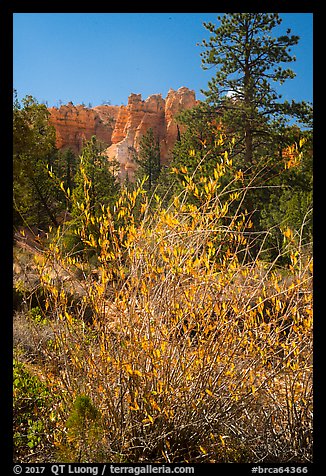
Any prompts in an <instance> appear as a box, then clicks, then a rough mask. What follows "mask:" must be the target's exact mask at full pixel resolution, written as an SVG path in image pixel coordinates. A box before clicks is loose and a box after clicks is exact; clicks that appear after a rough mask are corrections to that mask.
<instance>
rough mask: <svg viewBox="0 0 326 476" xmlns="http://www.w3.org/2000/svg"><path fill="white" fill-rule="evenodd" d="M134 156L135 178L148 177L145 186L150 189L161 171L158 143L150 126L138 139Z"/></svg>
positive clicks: (154, 184)
mask: <svg viewBox="0 0 326 476" xmlns="http://www.w3.org/2000/svg"><path fill="white" fill-rule="evenodd" d="M134 158H135V162H136V163H137V164H138V170H137V172H136V178H143V177H144V176H146V177H148V180H147V182H146V183H145V188H147V190H148V191H152V190H153V188H154V187H155V186H156V184H157V181H158V178H159V175H160V172H161V156H160V144H159V141H158V139H157V138H155V136H154V132H153V129H152V128H149V129H148V131H147V132H146V134H144V135H143V136H142V138H141V139H140V142H139V151H138V154H135V156H134Z"/></svg>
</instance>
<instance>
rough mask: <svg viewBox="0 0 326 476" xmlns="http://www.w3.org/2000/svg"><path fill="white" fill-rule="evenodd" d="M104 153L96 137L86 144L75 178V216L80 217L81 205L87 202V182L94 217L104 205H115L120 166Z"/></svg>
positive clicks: (73, 195)
mask: <svg viewBox="0 0 326 476" xmlns="http://www.w3.org/2000/svg"><path fill="white" fill-rule="evenodd" d="M102 152H103V149H102V147H101V145H100V143H99V142H98V141H97V140H96V137H95V136H93V137H92V138H91V140H90V141H88V142H87V143H86V144H85V146H84V148H83V150H82V152H81V155H80V163H79V168H78V170H77V173H76V177H75V182H76V186H75V189H74V190H73V194H72V197H73V214H74V215H77V216H78V214H79V213H80V207H79V205H80V204H82V203H85V202H86V197H85V181H88V182H89V189H88V191H87V193H88V196H89V202H90V210H91V213H92V214H94V216H95V215H97V214H98V213H99V212H100V211H101V207H102V205H104V206H108V205H111V204H113V203H114V202H115V200H116V198H117V196H118V193H119V188H120V186H119V182H118V179H117V172H118V164H117V162H109V161H108V159H107V158H106V157H105V156H104V155H103V154H102ZM77 202H78V204H79V205H78V206H77Z"/></svg>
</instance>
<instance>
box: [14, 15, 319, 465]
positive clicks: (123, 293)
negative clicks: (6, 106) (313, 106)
mask: <svg viewBox="0 0 326 476" xmlns="http://www.w3.org/2000/svg"><path fill="white" fill-rule="evenodd" d="M279 22H280V20H279V18H278V16H277V15H276V14H256V13H255V14H253V13H252V14H228V15H225V16H224V17H223V18H222V19H221V22H220V27H218V28H216V27H215V26H213V25H206V27H207V28H208V29H209V30H210V31H211V33H212V38H211V40H210V41H209V42H207V43H205V42H204V46H205V48H206V52H205V53H204V54H203V61H204V65H210V64H214V65H216V66H218V70H217V73H216V76H215V78H213V80H212V81H211V82H210V83H209V91H208V94H207V97H208V101H207V102H205V103H202V104H200V105H198V106H197V107H195V108H194V109H192V110H189V111H186V112H184V113H183V114H181V115H180V117H179V123H180V124H182V125H183V126H185V127H184V132H183V133H182V134H180V136H179V137H178V140H177V142H176V144H175V147H174V150H173V159H172V162H171V164H170V165H169V166H168V167H161V164H160V160H159V157H160V151H159V145H158V142H157V137H155V134H154V132H153V131H152V130H149V131H148V133H147V134H145V135H144V136H143V138H142V140H141V141H140V148H139V152H138V156H137V162H138V164H139V169H138V173H137V177H136V180H135V182H130V181H126V182H125V183H119V182H118V180H117V170H116V164H115V163H112V164H108V163H107V160H106V158H105V157H104V156H103V154H102V150H101V146H100V144H99V143H98V142H97V140H96V138H95V137H94V138H92V139H91V140H90V141H89V142H87V143H86V144H84V148H83V150H82V152H81V154H80V156H79V157H75V156H74V155H73V154H72V152H71V151H66V152H64V153H58V151H55V149H54V145H53V144H54V138H53V131H52V129H51V128H50V127H49V126H48V122H47V113H46V108H44V106H43V105H42V106H41V105H38V104H37V103H36V101H34V100H33V99H32V98H26V100H24V101H23V104H22V105H19V104H18V103H17V102H15V104H14V197H15V203H14V207H15V221H14V225H15V227H18V226H21V225H22V224H28V225H29V226H32V225H35V226H36V227H41V226H42V227H43V229H45V230H46V232H47V237H46V238H44V239H43V240H42V243H41V245H42V246H41V247H40V248H37V249H36V248H35V249H34V250H33V249H31V248H28V247H25V248H23V247H22V246H21V248H19V249H18V243H17V248H16V249H15V263H14V264H15V280H14V283H15V291H16V294H15V295H16V298H17V301H19V305H18V304H17V310H16V313H15V321H14V328H15V339H16V340H15V342H16V345H15V360H14V446H15V460H16V461H18V462H33V461H34V462H35V461H37V462H38V461H42V457H43V458H45V459H46V461H57V460H58V459H60V460H61V461H65V462H82V463H87V462H105V461H110V462H115V463H123V462H128V463H140V462H157V463H183V462H189V463H196V462H197V463H202V462H205V463H207V462H212V463H218V462H251V463H252V462H273V463H275V462H289V461H291V462H301V463H306V462H309V461H311V460H312V390H313V388H312V328H313V321H312V275H313V260H312V216H311V215H312V213H311V210H312V132H311V130H310V129H309V128H308V122H309V114H310V109H309V107H308V105H303V104H301V105H300V106H299V105H295V104H294V103H292V104H291V105H289V104H286V103H285V104H282V103H280V102H279V98H278V97H276V96H275V92H274V90H273V88H272V87H271V81H272V80H277V81H280V82H282V81H284V80H286V79H287V78H291V77H293V73H292V72H291V71H290V70H283V69H281V68H280V67H279V66H278V65H279V63H282V62H290V61H291V60H292V58H291V56H290V55H289V53H288V48H289V47H290V46H291V45H294V44H296V42H297V41H298V38H297V37H295V36H289V34H290V32H287V34H286V35H285V36H283V37H281V38H278V39H273V38H271V37H269V36H268V33H269V32H270V31H271V30H272V28H273V27H274V26H275V25H276V24H279ZM222 35H223V38H224V40H223V42H222V41H221V38H222ZM225 45H226V46H227V48H226V46H225ZM238 65H241V68H243V67H244V66H245V68H244V69H242V70H241V68H240V69H238ZM229 91H232V93H233V95H231V96H230V94H227V93H228V92H229ZM263 98H264V99H263ZM231 112H232V114H231ZM286 115H289V117H292V118H293V117H299V118H300V119H302V120H305V121H306V128H302V129H301V128H299V126H298V125H291V124H287V123H286V120H285V116H286ZM275 118H277V121H276V120H275ZM32 199H33V200H34V202H33V201H31V202H30V200H32ZM36 205H38V207H39V208H40V210H39V211H38V212H37V207H36ZM60 211H66V212H67V219H66V221H65V222H64V223H63V224H61V225H59V224H58V222H57V219H56V216H57V214H58V213H59V212H60ZM18 236H20V237H21V240H22V241H23V239H24V238H26V237H24V236H23V235H18ZM26 239H27V238H26ZM18 241H19V240H18ZM24 243H25V242H24ZM25 244H26V243H25ZM36 297H41V298H42V299H38V300H36ZM33 298H34V299H33Z"/></svg>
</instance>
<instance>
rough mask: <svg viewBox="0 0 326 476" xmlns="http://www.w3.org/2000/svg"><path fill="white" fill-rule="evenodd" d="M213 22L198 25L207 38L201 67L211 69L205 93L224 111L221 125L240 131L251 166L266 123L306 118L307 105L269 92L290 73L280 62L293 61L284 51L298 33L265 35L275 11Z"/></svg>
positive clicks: (265, 139) (267, 130)
mask: <svg viewBox="0 0 326 476" xmlns="http://www.w3.org/2000/svg"><path fill="white" fill-rule="evenodd" d="M218 20H220V25H219V26H218V27H216V26H215V25H213V24H212V23H204V26H205V28H206V29H208V30H209V31H210V33H211V34H212V36H211V37H210V39H209V41H206V40H204V41H203V43H202V45H203V46H204V47H205V48H206V50H205V51H204V52H203V53H202V54H201V56H202V64H203V68H204V69H208V68H211V67H212V66H215V67H216V68H217V71H216V74H215V76H214V77H213V78H212V80H211V81H209V83H208V86H209V89H208V91H206V92H205V95H206V96H207V98H208V101H209V102H210V103H211V104H213V105H214V106H215V107H216V109H217V110H219V111H222V112H223V113H224V117H223V121H224V123H225V124H228V126H229V127H231V128H233V130H236V131H238V132H240V133H241V145H242V152H243V156H244V163H245V164H246V166H251V165H252V164H253V163H254V162H255V161H257V157H259V155H258V156H257V154H255V152H256V151H257V149H259V147H261V145H262V144H266V143H269V141H270V138H271V130H272V126H275V125H276V124H277V125H278V126H280V125H281V124H282V125H283V126H284V124H285V123H286V119H288V118H289V117H292V118H297V119H298V120H299V121H302V122H304V123H309V122H310V120H311V107H310V106H309V104H307V103H305V102H301V103H297V102H295V101H292V102H291V103H289V102H288V101H285V102H281V101H280V99H281V95H279V94H278V93H277V92H276V90H275V84H276V83H280V84H283V83H284V81H286V80H287V79H291V78H294V77H295V73H294V72H293V71H292V70H291V69H289V68H283V67H282V66H281V64H282V63H290V62H293V61H295V57H294V56H291V54H290V52H291V47H292V46H295V45H296V44H297V43H298V41H299V37H298V36H295V35H291V30H290V29H288V30H287V31H286V34H285V35H282V36H279V37H277V38H274V37H272V36H271V35H270V32H271V31H272V30H273V29H274V28H275V27H276V26H278V25H280V24H281V22H282V20H281V18H280V16H279V14H278V13H230V14H226V15H224V16H222V17H218ZM273 138H275V134H274V136H273ZM239 143H240V141H239Z"/></svg>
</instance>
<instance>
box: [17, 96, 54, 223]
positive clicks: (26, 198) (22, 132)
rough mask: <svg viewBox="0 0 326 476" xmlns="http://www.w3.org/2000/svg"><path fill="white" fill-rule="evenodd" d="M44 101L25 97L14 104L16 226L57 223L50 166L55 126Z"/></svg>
mask: <svg viewBox="0 0 326 476" xmlns="http://www.w3.org/2000/svg"><path fill="white" fill-rule="evenodd" d="M48 119H49V112H48V110H47V108H46V106H45V105H44V104H38V102H37V101H36V100H35V99H34V98H33V97H32V96H26V97H25V98H24V99H23V100H22V103H21V104H20V103H19V101H18V99H17V94H16V92H15V96H14V104H13V154H14V156H13V198H14V225H18V224H22V223H24V224H28V225H37V226H44V225H47V224H48V223H50V222H51V223H52V224H54V225H57V221H56V216H55V214H56V210H55V201H54V196H55V192H54V184H53V182H52V181H51V179H50V177H49V175H48V172H47V166H49V165H50V163H51V158H52V157H53V155H54V153H55V150H56V149H55V129H54V128H53V127H52V126H51V125H50V124H49V121H48Z"/></svg>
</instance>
